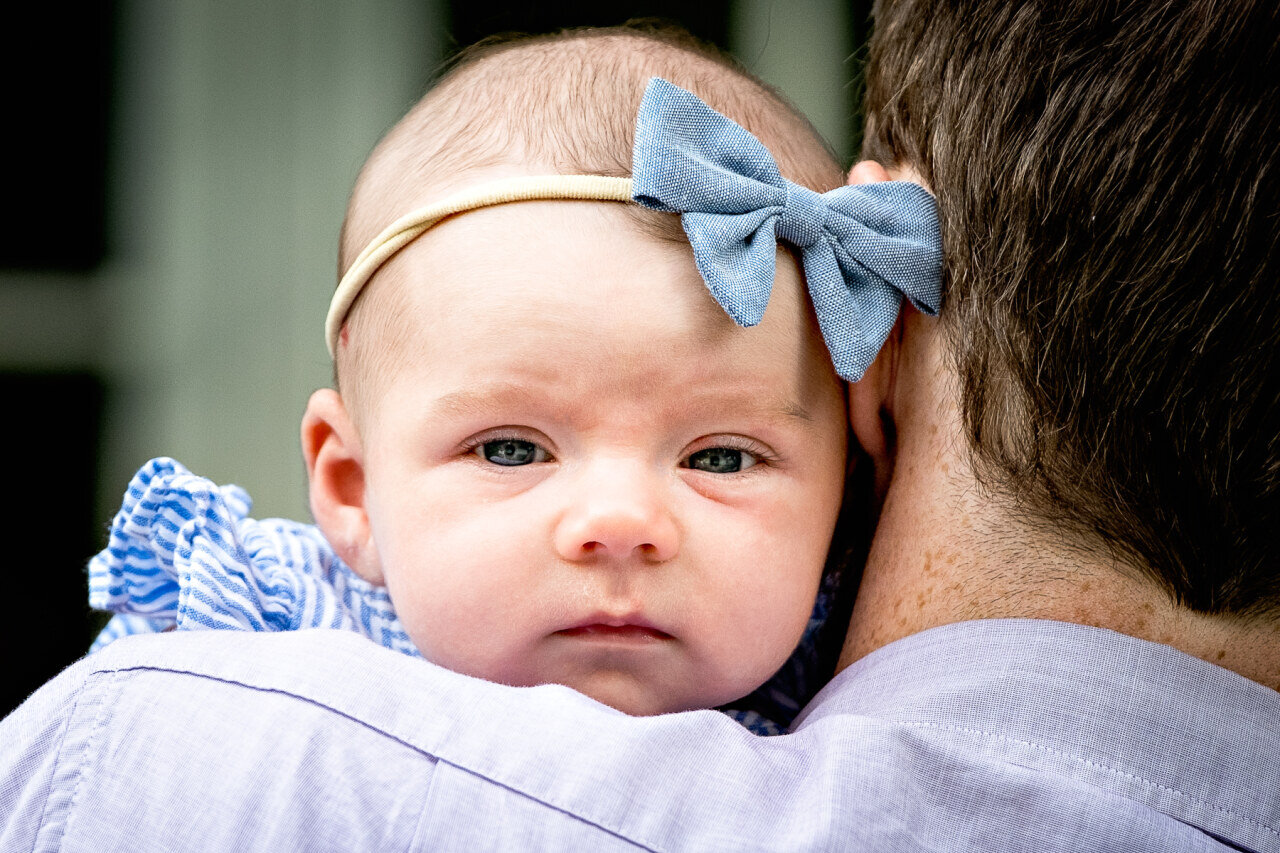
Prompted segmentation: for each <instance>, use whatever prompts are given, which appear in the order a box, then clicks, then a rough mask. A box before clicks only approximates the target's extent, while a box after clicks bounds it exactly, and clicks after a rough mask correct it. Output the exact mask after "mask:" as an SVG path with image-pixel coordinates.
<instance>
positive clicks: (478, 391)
mask: <svg viewBox="0 0 1280 853" xmlns="http://www.w3.org/2000/svg"><path fill="white" fill-rule="evenodd" d="M540 396H542V395H539V394H536V393H534V392H532V391H530V390H529V389H528V388H526V387H524V386H523V385H517V384H515V383H509V382H503V383H495V384H492V385H485V386H483V387H480V388H464V389H462V390H459V391H450V392H449V393H448V394H443V395H441V396H440V397H438V398H436V400H435V402H434V403H432V405H431V408H432V409H433V410H434V412H435V413H436V414H439V415H444V416H448V417H455V418H462V417H467V416H468V415H474V414H478V413H483V412H484V411H485V410H486V409H487V408H489V407H491V406H493V405H495V404H507V405H518V404H521V403H532V402H534V401H535V400H537V399H538V398H539V397H540Z"/></svg>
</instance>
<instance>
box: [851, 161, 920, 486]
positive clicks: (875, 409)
mask: <svg viewBox="0 0 1280 853" xmlns="http://www.w3.org/2000/svg"><path fill="white" fill-rule="evenodd" d="M888 180H890V176H889V172H888V171H887V170H886V169H885V168H884V166H882V165H880V164H879V163H877V162H876V161H874V160H862V161H861V162H859V163H856V164H855V165H854V167H853V168H852V169H850V170H849V183H850V184H851V185H852V184H875V183H879V182H880V181H888ZM909 310H911V308H910V306H908V305H906V304H905V303H904V304H903V308H902V311H903V312H905V311H909ZM901 344H902V312H899V314H898V320H897V322H896V323H894V324H893V330H892V331H890V332H889V337H888V339H887V340H885V343H884V346H883V347H882V348H881V349H880V354H879V355H877V356H876V359H875V361H873V362H872V363H871V366H870V367H868V368H867V372H866V373H865V374H863V376H862V379H860V380H859V381H857V382H853V383H851V384H850V385H849V424H850V426H851V427H852V428H853V435H854V437H855V438H856V439H857V440H858V443H859V444H860V445H862V449H863V451H865V452H866V454H867V455H868V456H870V457H871V463H872V465H873V466H874V468H875V489H876V496H877V497H878V498H881V499H883V498H884V495H885V492H886V491H887V490H888V488H889V480H890V478H891V477H892V475H893V462H894V459H895V457H896V456H897V444H898V442H897V436H898V431H897V428H896V427H895V425H894V420H893V390H894V382H895V380H896V376H897V366H898V355H899V352H900V350H901Z"/></svg>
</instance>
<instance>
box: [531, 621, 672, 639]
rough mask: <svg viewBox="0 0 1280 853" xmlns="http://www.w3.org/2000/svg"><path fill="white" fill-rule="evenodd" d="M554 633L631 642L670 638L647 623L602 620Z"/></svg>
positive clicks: (582, 637)
mask: <svg viewBox="0 0 1280 853" xmlns="http://www.w3.org/2000/svg"><path fill="white" fill-rule="evenodd" d="M556 634H558V635H559V636H561V637H578V638H581V639H587V640H615V641H619V642H631V643H648V642H657V641H659V640H670V639H672V637H671V635H670V634H668V633H667V632H666V631H660V630H658V629H657V628H651V627H649V626H648V625H630V624H627V625H607V624H604V623H602V622H592V623H590V624H587V625H579V626H577V627H574V628H565V629H564V630H561V631H556Z"/></svg>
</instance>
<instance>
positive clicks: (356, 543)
mask: <svg viewBox="0 0 1280 853" xmlns="http://www.w3.org/2000/svg"><path fill="white" fill-rule="evenodd" d="M302 455H303V457H304V458H305V459H306V464H307V479H308V481H309V492H310V498H311V514H312V515H313V516H315V520H316V525H317V526H318V527H319V528H320V531H321V532H322V533H324V535H325V538H326V539H328V540H329V544H330V545H332V546H333V550H334V551H335V552H336V553H337V554H338V556H339V557H341V558H342V561H343V562H345V563H346V564H347V565H348V566H350V567H351V568H352V569H353V570H354V571H355V572H356V574H358V575H360V577H362V578H364V579H365V580H367V581H369V582H370V583H375V584H382V583H384V581H383V576H382V565H381V563H380V561H379V559H378V552H377V548H376V547H375V545H374V542H373V533H372V529H371V527H370V524H369V514H368V512H367V511H366V509H365V467H364V451H363V449H362V447H361V444H360V436H359V433H358V432H357V431H356V428H355V424H354V423H353V422H352V420H351V417H350V415H349V414H348V413H347V408H346V405H345V404H344V403H343V401H342V397H341V396H340V395H339V394H338V392H337V391H334V390H333V389H332V388H322V389H320V390H319V391H316V392H315V393H314V394H312V395H311V399H310V400H309V401H308V402H307V411H306V413H305V414H304V415H303V416H302Z"/></svg>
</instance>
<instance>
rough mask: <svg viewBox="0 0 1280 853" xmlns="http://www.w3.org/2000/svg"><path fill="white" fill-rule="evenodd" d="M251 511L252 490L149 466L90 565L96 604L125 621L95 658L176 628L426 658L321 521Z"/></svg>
mask: <svg viewBox="0 0 1280 853" xmlns="http://www.w3.org/2000/svg"><path fill="white" fill-rule="evenodd" d="M250 506H251V501H250V499H249V496H248V494H246V493H245V492H244V490H243V489H240V488H239V487H237V486H218V485H216V484H215V483H213V482H212V481H211V480H207V479H205V478H204V477H198V476H196V475H194V474H192V473H191V472H190V471H188V470H187V469H186V468H184V467H183V466H182V465H181V464H179V463H178V462H175V461H174V460H172V459H166V458H159V459H153V460H151V461H150V462H148V463H147V464H146V465H144V466H143V467H142V469H141V470H139V471H138V473H137V474H135V475H134V478H133V480H132V482H130V484H129V489H128V491H127V492H126V493H125V497H124V504H123V506H122V507H121V508H120V511H119V512H118V513H117V514H116V517H115V520H114V521H113V523H112V525H111V537H110V540H109V542H108V544H107V547H106V549H105V550H103V551H102V552H101V553H99V554H98V555H97V556H95V557H94V558H93V559H92V560H91V561H90V563H89V605H90V606H91V607H93V608H95V609H98V610H106V611H110V612H111V613H114V614H116V617H115V618H113V619H112V620H111V622H109V623H108V625H107V627H106V628H105V629H104V630H103V631H102V633H101V634H100V635H99V636H98V639H97V640H96V641H95V642H94V644H93V647H92V649H91V651H96V650H97V649H99V648H102V647H103V646H105V645H107V644H108V643H110V642H111V641H113V640H115V639H117V638H119V637H122V636H127V635H129V634H137V633H150V632H154V631H163V630H169V629H176V630H179V631H183V630H205V629H226V630H239V631H296V630H300V629H303V628H334V629H338V630H346V631H355V632H357V633H360V634H363V635H364V636H366V637H368V638H369V639H371V640H373V641H374V642H376V643H378V644H379V645H381V646H384V647H386V648H389V649H393V650H395V651H399V652H403V653H405V654H408V655H413V656H418V654H419V653H418V650H417V649H416V648H415V647H414V645H413V643H412V642H411V641H410V639H409V636H408V634H406V633H405V630H404V628H403V626H401V624H400V621H399V619H397V618H396V615H395V611H394V609H393V608H392V606H391V600H390V598H389V597H388V595H387V591H386V589H385V588H383V587H379V586H374V585H373V584H371V583H369V582H368V581H366V580H364V579H363V578H361V577H359V576H358V575H356V574H355V573H354V572H353V571H352V570H351V569H350V568H348V567H347V566H346V565H345V564H344V563H343V562H342V561H341V560H340V559H338V557H337V555H336V554H335V553H334V552H333V550H332V549H331V548H330V546H329V543H328V542H327V541H326V540H325V538H324V536H323V535H321V533H320V531H319V530H317V529H316V528H315V527H314V526H312V525H309V524H299V523H298V522H294V521H288V520H286V519H278V518H272V519H264V520H261V521H258V520H255V519H252V518H249V517H248V514H249V509H250Z"/></svg>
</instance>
